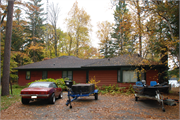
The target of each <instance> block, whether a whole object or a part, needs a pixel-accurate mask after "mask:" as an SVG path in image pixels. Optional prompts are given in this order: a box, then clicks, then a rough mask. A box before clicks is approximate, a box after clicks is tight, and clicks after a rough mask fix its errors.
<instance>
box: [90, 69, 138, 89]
mask: <svg viewBox="0 0 180 120" xmlns="http://www.w3.org/2000/svg"><path fill="white" fill-rule="evenodd" d="M117 74H118V72H117V70H93V71H89V80H91V78H94V76H95V78H96V82H97V81H100V83H98V84H97V85H98V86H102V85H106V86H109V85H118V86H119V87H128V86H129V85H130V84H131V85H134V84H135V83H118V82H117V79H118V76H117Z"/></svg>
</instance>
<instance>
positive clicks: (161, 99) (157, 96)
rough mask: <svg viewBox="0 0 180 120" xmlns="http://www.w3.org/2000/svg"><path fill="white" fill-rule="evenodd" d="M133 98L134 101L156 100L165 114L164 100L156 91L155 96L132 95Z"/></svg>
mask: <svg viewBox="0 0 180 120" xmlns="http://www.w3.org/2000/svg"><path fill="white" fill-rule="evenodd" d="M134 96H135V101H138V98H139V97H142V98H148V99H152V100H157V101H158V102H159V103H160V104H161V105H162V111H163V112H165V108H164V100H163V99H164V98H163V95H161V94H160V92H159V90H157V91H156V95H155V96H149V95H141V94H134Z"/></svg>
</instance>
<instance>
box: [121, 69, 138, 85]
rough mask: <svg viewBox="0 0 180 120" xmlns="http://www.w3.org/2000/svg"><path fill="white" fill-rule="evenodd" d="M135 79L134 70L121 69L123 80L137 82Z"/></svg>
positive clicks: (135, 73)
mask: <svg viewBox="0 0 180 120" xmlns="http://www.w3.org/2000/svg"><path fill="white" fill-rule="evenodd" d="M137 79H138V78H137V72H136V71H123V82H128V83H131V82H137Z"/></svg>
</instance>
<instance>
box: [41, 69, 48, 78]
mask: <svg viewBox="0 0 180 120" xmlns="http://www.w3.org/2000/svg"><path fill="white" fill-rule="evenodd" d="M44 73H45V74H46V75H45V78H44ZM47 75H48V71H42V79H47Z"/></svg>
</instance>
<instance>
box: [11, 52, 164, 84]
mask: <svg viewBox="0 0 180 120" xmlns="http://www.w3.org/2000/svg"><path fill="white" fill-rule="evenodd" d="M161 67H163V66H162V65H159V64H158V63H155V62H151V61H148V60H146V59H143V58H141V57H139V56H138V55H129V54H126V55H121V56H118V57H114V58H107V59H85V60H83V59H80V58H77V57H74V56H61V57H58V58H54V59H49V60H44V61H41V62H36V63H32V64H28V65H23V66H20V67H17V68H14V69H17V70H18V77H19V78H18V84H19V85H21V86H23V85H26V84H27V83H29V82H32V81H34V80H39V79H46V78H53V79H58V78H66V77H68V78H69V79H70V80H73V81H75V82H76V83H87V82H88V81H89V80H90V79H91V78H93V77H94V76H95V78H96V80H98V81H99V80H100V83H98V85H99V86H102V85H110V84H111V85H113V84H115V85H116V84H118V85H119V86H122V87H123V86H128V85H129V84H135V82H136V81H139V80H142V79H143V80H146V83H147V84H149V83H150V81H157V82H159V74H158V73H159V70H160V69H161ZM140 71H141V72H140ZM142 71H144V72H142Z"/></svg>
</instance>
